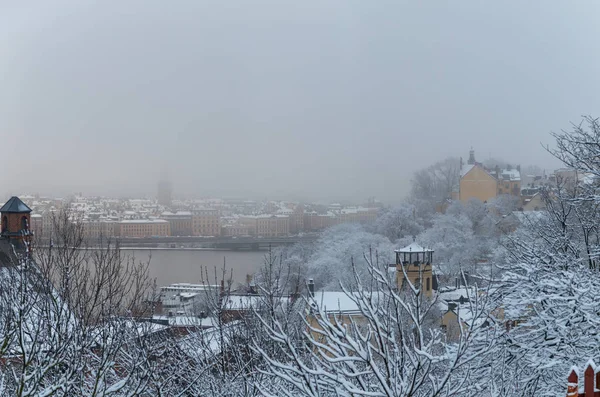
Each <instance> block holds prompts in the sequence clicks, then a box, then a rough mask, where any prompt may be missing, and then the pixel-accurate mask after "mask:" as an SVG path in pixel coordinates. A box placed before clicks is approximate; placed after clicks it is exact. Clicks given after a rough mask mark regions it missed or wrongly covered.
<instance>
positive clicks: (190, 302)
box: [160, 283, 219, 316]
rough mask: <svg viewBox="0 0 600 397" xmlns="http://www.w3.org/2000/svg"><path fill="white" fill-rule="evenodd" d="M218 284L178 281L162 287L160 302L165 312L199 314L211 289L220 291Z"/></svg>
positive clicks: (171, 313)
mask: <svg viewBox="0 0 600 397" xmlns="http://www.w3.org/2000/svg"><path fill="white" fill-rule="evenodd" d="M218 289H219V286H218V285H205V284H190V283H176V284H171V285H167V286H164V287H161V289H160V303H161V307H162V311H163V313H164V314H167V315H169V316H174V315H199V314H200V312H201V311H202V308H201V306H202V303H203V302H205V301H206V299H207V298H208V297H209V296H210V294H211V291H212V292H213V293H214V292H215V291H218Z"/></svg>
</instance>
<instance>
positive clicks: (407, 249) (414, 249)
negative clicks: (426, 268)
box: [395, 243, 433, 253]
mask: <svg viewBox="0 0 600 397" xmlns="http://www.w3.org/2000/svg"><path fill="white" fill-rule="evenodd" d="M395 252H401V253H405V252H406V253H411V252H433V250H432V249H430V248H424V247H421V246H420V245H419V244H417V243H412V244H410V245H407V246H406V247H404V248H400V249H399V250H396V251H395Z"/></svg>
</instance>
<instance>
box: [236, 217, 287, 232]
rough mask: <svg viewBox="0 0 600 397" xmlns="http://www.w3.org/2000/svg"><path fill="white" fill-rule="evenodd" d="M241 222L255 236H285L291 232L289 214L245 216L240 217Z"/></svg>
mask: <svg viewBox="0 0 600 397" xmlns="http://www.w3.org/2000/svg"><path fill="white" fill-rule="evenodd" d="M239 224H240V225H241V226H242V227H245V228H247V229H248V230H249V232H250V233H249V234H250V235H253V236H261V237H283V236H288V235H289V234H290V217H289V216H287V215H269V214H263V215H252V216H244V217H242V218H240V220H239Z"/></svg>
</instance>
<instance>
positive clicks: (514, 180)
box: [458, 149, 521, 203]
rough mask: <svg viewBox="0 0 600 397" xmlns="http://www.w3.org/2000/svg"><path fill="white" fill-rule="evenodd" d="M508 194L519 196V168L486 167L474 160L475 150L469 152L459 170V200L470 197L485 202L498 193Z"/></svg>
mask: <svg viewBox="0 0 600 397" xmlns="http://www.w3.org/2000/svg"><path fill="white" fill-rule="evenodd" d="M504 194H508V195H511V196H515V197H518V198H520V197H521V169H520V166H517V167H516V168H513V167H511V166H510V165H507V166H506V168H505V169H500V167H496V168H495V170H493V171H492V170H489V169H486V168H485V167H484V166H483V164H481V163H478V162H477V161H475V152H474V150H472V149H471V151H470V152H469V161H468V163H467V165H466V166H462V164H461V170H460V182H459V189H458V197H459V200H460V201H461V202H463V203H466V202H468V201H469V200H471V199H479V200H481V201H482V202H484V203H485V202H487V201H489V200H491V199H493V198H495V197H497V196H499V195H504Z"/></svg>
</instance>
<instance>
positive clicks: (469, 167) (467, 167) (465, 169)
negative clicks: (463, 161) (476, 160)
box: [460, 164, 475, 178]
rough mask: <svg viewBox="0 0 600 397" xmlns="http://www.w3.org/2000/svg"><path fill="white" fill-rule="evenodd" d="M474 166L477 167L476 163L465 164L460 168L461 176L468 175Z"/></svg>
mask: <svg viewBox="0 0 600 397" xmlns="http://www.w3.org/2000/svg"><path fill="white" fill-rule="evenodd" d="M473 168H475V164H467V165H465V166H463V168H462V169H461V170H460V177H461V178H462V177H463V176H465V175H467V174H468V173H469V171H471V170H472V169H473Z"/></svg>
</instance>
